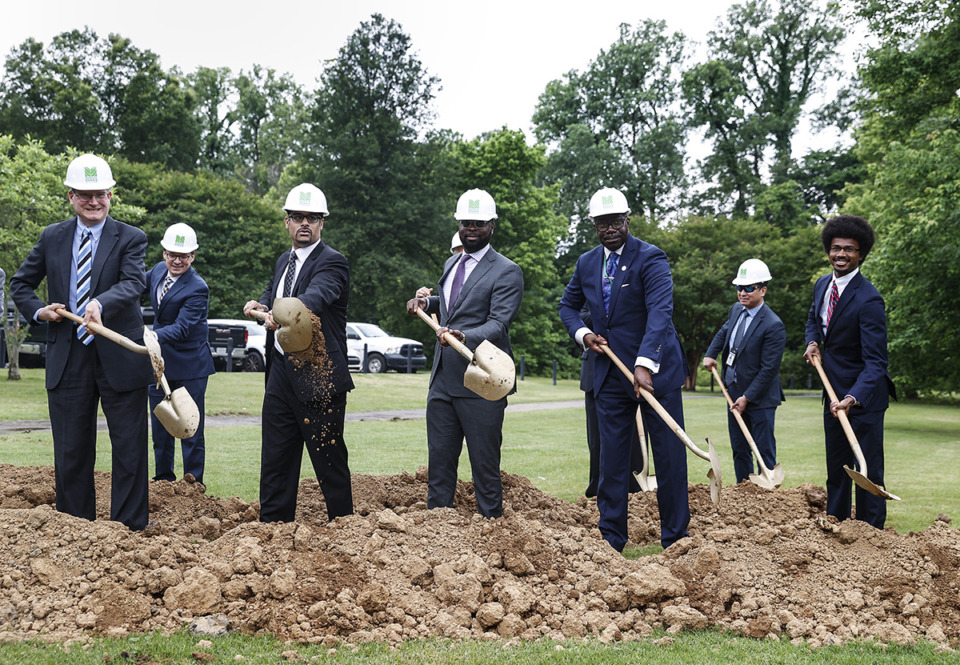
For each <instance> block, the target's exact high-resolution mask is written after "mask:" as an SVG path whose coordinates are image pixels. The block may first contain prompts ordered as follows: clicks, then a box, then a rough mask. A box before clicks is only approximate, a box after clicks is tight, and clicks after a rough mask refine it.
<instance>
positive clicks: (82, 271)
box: [10, 154, 153, 531]
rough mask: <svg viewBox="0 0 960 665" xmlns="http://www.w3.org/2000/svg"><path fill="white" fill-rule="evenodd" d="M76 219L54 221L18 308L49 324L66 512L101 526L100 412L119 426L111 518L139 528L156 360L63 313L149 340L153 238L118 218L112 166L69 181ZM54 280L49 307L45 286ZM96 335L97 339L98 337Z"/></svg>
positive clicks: (50, 377) (71, 170) (29, 264)
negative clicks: (146, 312)
mask: <svg viewBox="0 0 960 665" xmlns="http://www.w3.org/2000/svg"><path fill="white" fill-rule="evenodd" d="M63 184H64V185H66V186H67V187H68V188H69V190H68V192H67V199H68V200H69V202H70V205H71V206H72V207H73V210H74V212H75V213H76V215H75V216H74V217H71V218H70V219H68V220H66V221H63V222H59V223H56V224H50V225H49V226H47V227H46V228H44V229H43V231H42V232H41V233H40V240H39V241H38V242H37V244H36V245H35V246H34V247H33V249H32V250H30V254H29V255H28V256H27V258H26V260H25V261H24V262H23V265H21V266H20V269H19V270H18V271H17V274H16V275H14V276H13V279H11V280H10V293H11V295H12V296H13V300H14V301H15V302H16V303H17V308H18V309H19V310H20V311H21V312H23V315H24V316H25V317H27V319H28V320H30V321H49V322H50V327H49V329H48V331H47V357H46V387H47V402H48V405H49V409H50V427H51V429H52V430H53V460H54V473H55V483H56V492H57V510H58V511H60V512H63V513H68V514H70V515H74V516H76V517H82V518H85V519H88V520H94V519H96V516H97V505H96V488H95V486H94V480H93V468H94V465H95V463H96V457H97V407H98V405H100V404H101V403H102V406H103V413H104V415H105V416H106V417H107V424H108V426H109V428H110V445H111V448H112V451H113V455H112V459H113V467H112V481H111V494H110V519H111V520H114V521H116V522H121V523H123V524H125V525H126V526H127V527H128V528H130V529H133V530H137V531H138V530H142V529H144V528H145V527H146V526H147V517H148V513H149V482H150V475H149V474H150V464H149V455H148V453H147V410H146V409H145V408H144V406H145V404H146V401H147V385H149V383H150V382H151V381H152V379H153V371H152V369H151V367H150V360H149V359H148V358H147V356H145V355H140V354H138V353H134V352H133V351H130V350H128V349H125V348H123V347H122V346H120V345H118V344H116V343H114V342H111V341H110V340H107V339H99V338H97V336H96V335H92V334H91V332H90V330H88V329H87V327H86V325H83V326H79V327H78V326H77V325H76V324H74V323H72V322H71V321H69V320H68V319H66V318H64V317H62V316H60V314H58V313H57V312H58V310H60V309H66V310H69V311H72V312H74V313H76V314H77V315H78V316H82V317H83V320H84V323H85V324H87V323H97V324H100V325H103V326H106V327H107V328H109V329H111V330H113V331H115V332H118V333H120V334H121V335H123V336H124V337H128V338H130V339H132V340H133V341H135V342H138V343H142V340H143V315H142V313H141V311H140V296H141V295H142V294H143V288H144V281H145V280H144V274H143V254H144V251H145V250H146V248H147V236H146V234H145V233H144V232H143V231H141V230H140V229H138V228H135V227H133V226H130V225H128V224H124V223H123V222H118V221H117V220H115V219H113V218H112V217H110V215H109V212H110V201H111V199H112V198H113V191H112V187H113V186H114V185H115V184H116V181H115V180H114V179H113V174H112V172H111V170H110V166H109V165H108V164H107V163H106V162H105V161H104V160H103V159H101V158H100V157H97V156H96V155H91V154H86V155H80V156H79V157H77V158H76V159H74V160H73V161H72V162H70V165H69V166H68V167H67V177H66V179H65V180H64V181H63ZM44 278H46V280H47V292H48V294H49V299H48V300H49V301H48V302H47V303H44V302H43V301H41V300H40V297H39V296H38V295H37V292H36V289H37V288H38V287H39V286H40V283H41V282H42V281H43V280H44ZM91 335H92V336H91Z"/></svg>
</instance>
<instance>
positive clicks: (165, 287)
mask: <svg viewBox="0 0 960 665" xmlns="http://www.w3.org/2000/svg"><path fill="white" fill-rule="evenodd" d="M171 286H173V277H171V276H170V275H167V278H166V279H165V280H163V288H162V289H160V297H159V298H157V304H158V305H159V304H160V303H161V302H163V299H164V298H165V297H166V295H167V291H169V290H170V287H171Z"/></svg>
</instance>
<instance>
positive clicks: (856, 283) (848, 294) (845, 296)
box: [820, 273, 863, 337]
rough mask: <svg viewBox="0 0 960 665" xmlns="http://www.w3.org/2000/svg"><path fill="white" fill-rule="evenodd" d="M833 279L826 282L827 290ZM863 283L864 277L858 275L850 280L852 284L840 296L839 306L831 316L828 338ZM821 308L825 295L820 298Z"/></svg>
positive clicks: (836, 306) (837, 305) (835, 307)
mask: <svg viewBox="0 0 960 665" xmlns="http://www.w3.org/2000/svg"><path fill="white" fill-rule="evenodd" d="M831 281H832V278H831V279H829V280H826V284H827V288H830V287H829V284H830V283H831ZM862 282H863V275H862V274H861V273H857V274H856V275H854V277H853V279H851V280H850V283H849V284H847V286H846V288H844V289H843V293H841V294H840V300H838V301H837V304H836V305H835V306H834V308H833V314H832V315H831V316H830V324H829V325H828V326H827V335H826V336H827V337H829V336H830V332H831V331H832V330H833V327H834V324H835V323H836V322H837V319H839V318H840V314H841V313H842V312H843V310H844V309H845V308H846V306H847V303H849V302H850V301H851V300H853V299H854V298H855V297H856V296H857V289H859V288H860V284H861V283H862ZM820 301H821V308H822V307H823V295H822V294H821V297H820Z"/></svg>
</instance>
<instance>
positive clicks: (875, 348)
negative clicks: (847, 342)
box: [838, 289, 887, 402]
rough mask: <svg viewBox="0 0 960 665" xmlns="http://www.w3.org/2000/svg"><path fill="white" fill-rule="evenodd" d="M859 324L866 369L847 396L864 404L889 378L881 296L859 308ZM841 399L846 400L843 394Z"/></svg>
mask: <svg viewBox="0 0 960 665" xmlns="http://www.w3.org/2000/svg"><path fill="white" fill-rule="evenodd" d="M860 292H861V293H862V292H863V289H861V291H860ZM859 323H860V353H861V357H862V359H863V365H864V367H863V370H862V371H861V372H860V374H859V376H857V381H856V383H854V384H853V387H852V388H850V390H849V391H848V394H850V395H853V397H854V398H856V399H857V400H860V401H861V402H865V401H867V400H868V399H870V397H871V396H872V395H874V393H876V392H877V390H878V389H879V388H880V384H881V383H883V382H885V381H886V376H887V315H886V312H885V311H884V307H883V298H882V297H881V296H880V294H879V293H876V292H874V293H872V294H870V296H869V297H868V298H867V299H866V301H865V302H864V303H863V305H862V306H861V307H860V321H859ZM838 397H839V398H840V399H843V395H838Z"/></svg>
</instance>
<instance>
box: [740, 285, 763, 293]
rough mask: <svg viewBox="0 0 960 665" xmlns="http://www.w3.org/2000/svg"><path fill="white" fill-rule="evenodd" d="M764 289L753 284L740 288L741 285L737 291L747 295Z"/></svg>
mask: <svg viewBox="0 0 960 665" xmlns="http://www.w3.org/2000/svg"><path fill="white" fill-rule="evenodd" d="M762 288H763V286H762V285H759V284H752V285H750V286H740V285H739V284H738V285H737V291H746V292H747V293H753V292H754V291H756V290H757V289H762Z"/></svg>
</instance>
